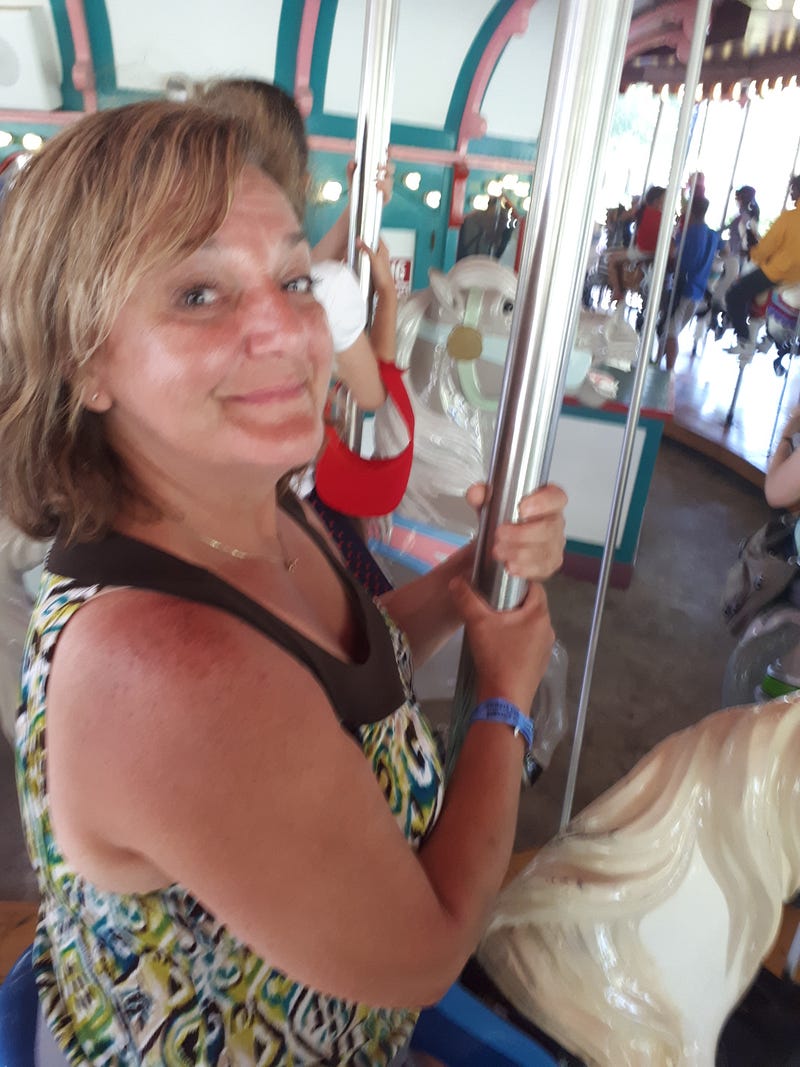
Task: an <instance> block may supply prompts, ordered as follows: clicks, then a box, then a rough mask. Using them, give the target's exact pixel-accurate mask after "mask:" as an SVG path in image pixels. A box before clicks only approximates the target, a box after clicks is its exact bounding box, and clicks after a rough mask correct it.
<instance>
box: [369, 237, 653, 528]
mask: <svg viewBox="0 0 800 1067" xmlns="http://www.w3.org/2000/svg"><path fill="white" fill-rule="evenodd" d="M429 281H430V287H429V288H428V289H422V290H418V291H417V292H414V293H412V294H411V295H410V296H409V297H408V299H407V300H406V301H404V303H403V304H401V306H400V309H399V312H398V323H397V364H398V366H400V367H402V368H403V369H404V370H405V371H406V374H405V383H406V388H407V390H408V395H409V398H410V400H411V404H412V407H413V409H414V418H415V423H416V426H415V432H414V462H413V465H412V469H411V477H410V480H409V483H408V488H407V490H406V494H405V497H404V498H403V501H402V502H401V504H400V506H399V508H398V509H397V515H398V517H400V518H403V519H405V520H407V521H408V522H411V523H415V524H421V525H424V526H426V527H433V528H435V529H440V530H446V531H448V532H449V533H450V534H451V535H454V536H457V537H469V536H470V535H472V534H473V533H474V531H475V523H476V518H475V514H474V512H473V511H472V510H471V509H470V508H469V507H468V506H467V504H466V503H465V501H464V494H465V493H466V490H467V489H468V488H469V486H470V485H472V484H474V483H475V482H480V481H483V480H484V479H485V478H486V473H487V470H488V467H489V459H490V454H491V449H492V444H493V441H494V433H495V425H496V421H497V408H498V405H499V400H500V393H501V387H502V382H503V374H504V370H505V362H506V355H507V350H508V341H509V334H510V330H511V319H512V314H513V310H514V301H515V299H516V292H517V276H516V274H515V273H514V271H513V270H511V269H510V268H509V267H506V266H504V265H503V264H501V263H498V261H497V260H496V259H493V258H492V257H491V256H467V257H466V258H464V259H460V260H459V261H458V262H457V263H456V264H455V265H454V266H453V267H452V268H451V269H450V270H449V271H448V272H447V273H446V274H445V273H442V272H441V271H438V270H435V269H431V270H430V271H429ZM613 328H616V329H619V324H618V323H617V322H616V321H614V320H611V319H610V318H609V317H608V316H604V315H600V316H593V315H592V314H591V313H588V312H582V314H581V321H580V324H579V327H578V332H577V335H576V343H575V346H574V348H573V352H572V355H571V358H570V360H569V366H568V369H567V372H566V383H565V384H566V391H567V392H568V393H570V394H572V395H574V396H576V397H577V398H578V399H579V400H580V402H581V403H585V404H586V405H587V406H592V407H597V406H598V405H600V404H602V403H603V401H604V399H607V397H608V394H607V393H606V392H604V388H607V387H608V385H609V382H610V380H609V379H608V378H607V376H605V379H604V376H603V375H602V373H598V372H595V371H593V370H592V369H591V368H592V364H593V361H595V360H597V361H599V362H602V361H603V360H604V359H605V358H608V357H609V356H610V355H613V354H614V350H615V349H616V348H619V347H620V344H619V342H618V341H614V340H613V338H612V336H611V334H610V333H609V330H613ZM630 332H631V334H633V336H634V340H633V342H631V340H630V338H628V337H626V338H625V343H624V344H623V345H622V347H623V348H625V349H626V353H627V355H628V357H629V358H630V356H632V355H633V354H635V348H636V338H635V332H634V331H633V330H631V331H630ZM379 416H380V412H379V415H378V416H376V419H375V440H376V444H377V446H378V449H379V451H381V452H382V453H383V454H389V452H390V449H391V444H392V440H391V434H390V432H389V430H388V427H386V428H385V426H384V423H383V421H382V419H381V418H380V417H379ZM387 446H388V447H387Z"/></svg>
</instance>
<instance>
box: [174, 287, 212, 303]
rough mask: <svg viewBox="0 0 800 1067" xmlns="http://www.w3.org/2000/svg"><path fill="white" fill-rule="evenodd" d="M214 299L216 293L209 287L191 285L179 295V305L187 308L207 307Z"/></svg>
mask: <svg viewBox="0 0 800 1067" xmlns="http://www.w3.org/2000/svg"><path fill="white" fill-rule="evenodd" d="M216 298H217V294H216V291H215V290H214V289H213V288H212V287H211V286H210V285H193V286H192V287H191V289H186V290H185V291H184V292H183V293H181V303H182V304H183V305H184V307H188V308H197V307H208V306H209V304H213V303H214V301H215V300H216Z"/></svg>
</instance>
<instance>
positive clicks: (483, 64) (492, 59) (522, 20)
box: [456, 0, 536, 155]
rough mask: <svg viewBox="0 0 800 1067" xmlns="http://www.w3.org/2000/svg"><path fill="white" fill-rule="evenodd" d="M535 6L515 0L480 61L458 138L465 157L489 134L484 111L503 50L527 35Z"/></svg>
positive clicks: (462, 117)
mask: <svg viewBox="0 0 800 1067" xmlns="http://www.w3.org/2000/svg"><path fill="white" fill-rule="evenodd" d="M535 3H536V0H514V3H513V4H512V6H511V7H510V8H509V10H508V11H507V12H506V15H505V16H504V18H503V19H502V20H501V22H500V25H499V26H498V27H497V29H496V30H495V31H494V33H493V34H492V37H491V39H490V41H489V43H488V44H487V45H486V48H485V50H484V53H483V55H482V56H481V58H480V60H479V61H478V65H477V67H476V68H475V74H474V75H473V78H472V84H471V85H470V87H469V93H468V94H467V102H466V104H465V105H464V113H463V115H462V116H461V126H460V128H459V131H458V137H457V139H456V149H457V151H458V152H459V153H461V154H462V155H463V154H464V153H465V152H466V150H467V145H468V143H469V142H470V141H471V140H474V139H475V138H477V137H483V135H484V134H485V133H486V120H485V119H484V117H483V116H482V115H481V113H480V108H481V104H482V103H483V97H484V95H485V93H486V87H487V86H488V84H489V79H490V78H491V76H492V74H494V70H495V67H496V66H497V63H498V60H499V59H500V56H501V55H502V52H503V49H504V48H505V46H506V45H507V44H508V42H509V41H510V40H511V38H512V37H513V36H514V35H515V34H519V33H524V32H525V30H526V29H527V28H528V19H529V18H530V13H531V8H532V7H533V5H534V4H535Z"/></svg>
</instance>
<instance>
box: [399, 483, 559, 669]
mask: <svg viewBox="0 0 800 1067" xmlns="http://www.w3.org/2000/svg"><path fill="white" fill-rule="evenodd" d="M483 498H484V488H483V486H472V488H471V489H470V491H469V492H468V494H467V499H468V500H469V502H470V504H472V506H473V507H475V508H476V509H480V507H481V505H482V504H483ZM566 500H567V498H566V496H565V494H564V492H563V490H561V489H559V487H558V486H556V485H546V486H544V487H542V488H541V489H537V490H536V492H534V493H531V495H530V496H527V497H524V498H523V499H522V500H521V501H520V506H519V518H520V521H519V522H516V523H505V524H503V525H502V526H499V527H498V529H497V531H496V533H495V540H494V545H493V547H492V554H493V556H494V558H495V559H497V560H499V561H500V562H502V563H503V564H504V565H505V567H506V569H507V570H508V572H509V573H510V574H514V575H517V576H519V577H521V578H526V579H528V580H529V581H545V580H546V579H547V578H549V577H550V576H551V575H552V574H554V573H555V572H556V571H557V570H558V569H559V567H560V566H561V563H562V560H563V553H564V507H565V505H566ZM473 559H474V546H472V545H465V546H464V548H461V549H459V550H458V551H457V552H455V553H453V555H452V556H450V557H449V558H448V559H447V560H445V562H444V563H440V564H439V566H438V567H434V568H433V570H431V571H429V572H428V573H427V574H425V575H423V576H422V577H420V578H417V579H416V580H415V581H413V582H409V583H408V584H407V585H404V586H401V587H400V588H398V589H393V590H392V591H391V592H389V593H386V594H385V595H384V596H383V597H382V598H381V602H382V604H383V606H384V607H385V608H386V610H387V611H388V612H389V614H390V615H391V616H392V618H393V619H394V620H395V622H396V623H397V624H398V626H400V627H401V629H402V630H404V631H405V634H406V636H407V638H408V640H409V643H410V645H411V651H412V655H413V657H414V662H415V664H417V665H419V664H421V663H424V662H425V661H426V660H427V659H428V658H430V656H431V655H433V653H434V652H436V651H437V650H438V649H439V648H440V647H441V646H442V645H443V644H444V642H445V641H446V640H447V639H448V637H450V636H451V635H452V634H453V633H454V632H455V631H456V629H457V628H458V626H459V625H460V623H461V619H460V617H459V614H458V611H457V610H456V609H455V606H454V605H453V604H452V602H451V599H450V597H448V596H447V589H448V587H449V584H450V582H451V581H452V579H453V578H454V577H458V576H460V577H465V578H468V577H469V576H470V574H471V571H472V563H473Z"/></svg>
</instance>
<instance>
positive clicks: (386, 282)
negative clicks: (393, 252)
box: [356, 238, 397, 299]
mask: <svg viewBox="0 0 800 1067" xmlns="http://www.w3.org/2000/svg"><path fill="white" fill-rule="evenodd" d="M356 243H357V245H358V248H359V250H360V251H361V252H365V253H366V254H367V256H368V257H369V265H370V271H371V273H372V284H373V286H374V288H375V292H376V293H377V294H378V299H380V298H381V297H384V296H386V295H391V294H395V293H396V292H397V290H396V288H395V284H394V276H393V274H392V264H391V262H390V260H389V249H388V248H387V247H386V245H385V244H384V243H383V241H379V242H378V247H377V249H376V250H375V251H373V250H372V249H371V248H370V247H369V245H367V244H365V242H364V241H362V240H361V239H360V238H359V239H358V241H357V242H356Z"/></svg>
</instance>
